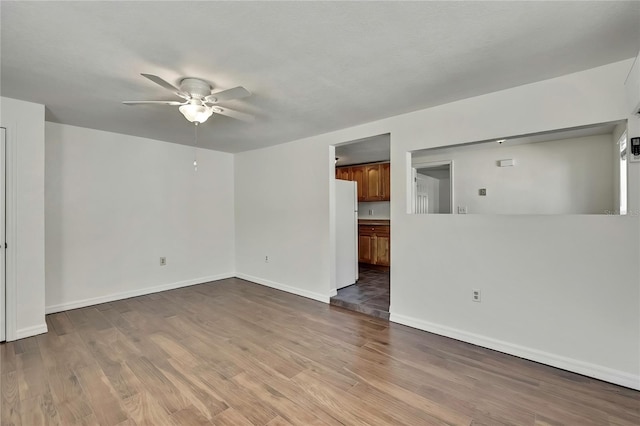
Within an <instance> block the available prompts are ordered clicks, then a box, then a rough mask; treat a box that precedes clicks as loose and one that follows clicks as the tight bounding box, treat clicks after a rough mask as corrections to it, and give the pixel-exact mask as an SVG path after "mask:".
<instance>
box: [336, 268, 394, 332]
mask: <svg viewBox="0 0 640 426" xmlns="http://www.w3.org/2000/svg"><path fill="white" fill-rule="evenodd" d="M331 304H332V305H334V306H340V307H343V308H346V309H350V310H352V311H357V312H362V313H363V314H367V315H371V316H374V317H377V318H382V319H386V320H388V319H389V272H383V271H377V270H375V269H369V268H366V267H363V266H360V270H359V279H358V282H357V283H355V284H353V285H350V286H348V287H344V288H341V289H340V290H338V294H337V295H336V296H334V297H332V298H331Z"/></svg>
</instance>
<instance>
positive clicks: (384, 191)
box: [336, 163, 391, 201]
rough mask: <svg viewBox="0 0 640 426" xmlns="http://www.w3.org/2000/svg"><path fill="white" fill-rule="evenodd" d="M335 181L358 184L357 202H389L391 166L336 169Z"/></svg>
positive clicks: (368, 165)
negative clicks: (349, 181) (348, 181)
mask: <svg viewBox="0 0 640 426" xmlns="http://www.w3.org/2000/svg"><path fill="white" fill-rule="evenodd" d="M336 179H342V180H351V181H355V182H357V183H358V201H390V200H391V165H390V164H389V163H382V164H380V163H378V164H363V165H359V166H346V167H336Z"/></svg>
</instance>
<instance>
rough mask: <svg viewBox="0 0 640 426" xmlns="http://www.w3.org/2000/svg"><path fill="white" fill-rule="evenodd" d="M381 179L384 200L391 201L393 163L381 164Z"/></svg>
mask: <svg viewBox="0 0 640 426" xmlns="http://www.w3.org/2000/svg"><path fill="white" fill-rule="evenodd" d="M380 180H381V181H382V201H391V164H390V163H384V164H380Z"/></svg>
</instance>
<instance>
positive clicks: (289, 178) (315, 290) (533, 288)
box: [235, 60, 640, 388]
mask: <svg viewBox="0 0 640 426" xmlns="http://www.w3.org/2000/svg"><path fill="white" fill-rule="evenodd" d="M631 64H632V61H630V60H627V61H621V62H618V63H614V64H610V65H607V66H603V67H599V68H594V69H591V70H587V71H583V72H579V73H575V74H570V75H567V76H563V77H559V78H554V79H551V80H546V81H542V82H538V83H533V84H529V85H524V86H520V87H516V88H513V89H509V90H504V91H500V92H496V93H492V94H488V95H484V96H479V97H476V98H471V99H466V100H462V101H458V102H454V103H451V104H447V105H442V106H439V107H435V108H430V109H426V110H422V111H417V112H414V113H410V114H404V115H400V116H396V117H391V118H388V119H384V120H380V121H376V122H372V123H368V124H364V125H361V126H357V127H352V128H348V129H344V130H341V131H337V132H332V133H328V134H323V135H319V136H314V137H310V138H306V139H302V140H299V141H295V142H291V143H287V144H283V145H278V146H276V147H271V148H265V149H262V150H256V151H251V152H245V153H241V154H237V155H236V159H235V164H236V170H235V173H236V180H237V181H236V234H237V238H236V264H237V270H238V272H239V273H245V274H247V275H250V276H252V277H253V278H254V280H256V281H262V282H263V283H268V284H270V285H273V286H279V287H280V288H288V289H291V291H293V292H297V293H298V294H307V295H313V294H316V295H326V296H328V294H329V288H330V282H331V280H330V277H329V271H330V267H329V265H330V262H331V253H330V251H329V247H331V245H332V244H331V241H330V235H331V233H330V229H331V228H330V220H329V218H330V216H331V213H330V202H329V200H330V197H329V193H330V190H331V185H330V182H331V176H333V174H334V167H333V162H332V161H330V152H331V151H330V145H332V144H336V143H339V142H341V141H345V140H355V139H359V138H364V137H367V136H372V135H377V134H383V133H390V134H391V163H392V167H391V173H392V176H391V183H392V192H393V194H395V195H394V198H393V200H392V201H391V220H392V227H393V232H392V234H391V256H392V258H391V283H392V284H391V285H392V289H391V319H392V321H395V322H400V323H404V324H408V325H411V326H414V327H417V328H421V329H425V330H430V331H434V332H437V333H440V334H443V335H448V336H452V337H455V338H459V339H462V340H466V341H470V342H473V343H476V344H480V345H483V346H487V347H492V348H495V349H498V350H502V351H505V352H508V353H513V354H516V355H518V356H522V357H525V358H529V359H533V360H537V361H540V362H544V363H547V364H550V365H555V366H559V367H562V368H566V369H568V370H572V371H576V372H580V373H583V374H587V375H591V376H594V377H599V378H602V379H604V380H609V381H612V382H615V383H620V384H624V385H626V386H630V387H636V388H640V365H639V363H638V360H639V359H640V321H638V318H640V288H639V287H640V284H639V283H640V269H639V268H638V266H637V259H638V258H640V219H639V217H638V216H627V217H620V216H571V215H558V216H535V215H519V216H492V215H411V214H408V213H407V205H408V201H409V199H408V195H407V189H408V188H410V186H409V185H410V182H409V179H408V173H409V172H410V158H409V154H408V152H410V151H414V150H419V149H424V148H430V147H435V146H441V145H456V144H460V143H465V142H472V141H477V140H490V139H497V138H502V137H505V136H508V135H521V134H529V133H538V132H544V131H551V130H556V129H564V128H570V127H578V126H583V125H588V124H594V123H603V122H611V121H617V120H622V119H627V118H629V110H628V108H626V107H625V91H624V86H623V83H624V80H625V78H626V75H627V73H628V71H629V69H630V67H631ZM631 167H634V171H633V172H630V176H634V175H633V174H632V173H636V170H635V168H637V167H638V164H634V165H632V166H631ZM252 176H260V179H259V180H257V179H254V178H252ZM636 176H637V174H636ZM631 182H632V185H634V188H633V189H632V191H631V192H632V193H633V197H634V199H635V200H636V201H635V202H636V203H637V198H638V197H637V195H638V183H637V180H634V179H631ZM254 206H258V208H254ZM249 207H251V208H249ZM258 212H259V213H258ZM425 241H428V242H429V244H428V245H427V244H425ZM267 253H268V254H269V256H270V259H273V263H268V264H266V263H264V256H265V254H267ZM425 269H426V270H428V271H429V275H428V276H429V279H425V274H424V271H425ZM472 288H481V289H482V291H483V301H482V303H473V302H471V289H472Z"/></svg>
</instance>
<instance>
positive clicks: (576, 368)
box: [389, 312, 640, 390]
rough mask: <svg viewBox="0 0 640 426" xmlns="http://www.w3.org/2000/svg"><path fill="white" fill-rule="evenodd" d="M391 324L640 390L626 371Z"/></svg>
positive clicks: (431, 328) (476, 337)
mask: <svg viewBox="0 0 640 426" xmlns="http://www.w3.org/2000/svg"><path fill="white" fill-rule="evenodd" d="M389 320H390V321H392V322H395V323H398V324H403V325H407V326H409V327H413V328H417V329H419V330H424V331H428V332H430V333H434V334H439V335H441V336H445V337H451V338H452V339H456V340H461V341H463V342H467V343H472V344H474V345H478V346H482V347H484V348H489V349H493V350H496V351H498V352H503V353H506V354H509V355H515V356H517V357H520V358H524V359H528V360H531V361H535V362H539V363H542V364H546V365H550V366H552V367H557V368H561V369H563V370H567V371H572V372H574V373H578V374H582V375H584V376H589V377H593V378H595V379H599V380H604V381H605V382H609V383H614V384H616V385H620V386H624V387H627V388H631V389H636V390H640V376H636V375H633V374H630V373H626V372H624V371H619V370H614V369H612V368H609V367H604V366H602V365H597V364H591V363H588V362H584V361H580V360H576V359H572V358H567V357H564V356H561V355H556V354H552V353H549V352H543V351H540V350H537V349H532V348H528V347H525V346H520V345H515V344H513V343H509V342H505V341H502V340H497V339H493V338H491V337H486V336H483V335H480V334H475V333H469V332H467V331H464V330H459V329H455V328H451V327H447V326H444V325H440V324H435V323H431V322H428V321H423V320H421V319H418V318H412V317H408V316H405V315H400V314H394V313H393V312H391V314H390V318H389Z"/></svg>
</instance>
